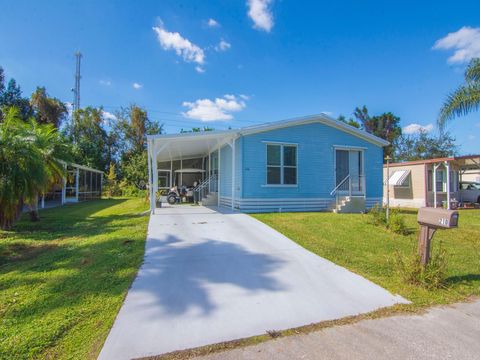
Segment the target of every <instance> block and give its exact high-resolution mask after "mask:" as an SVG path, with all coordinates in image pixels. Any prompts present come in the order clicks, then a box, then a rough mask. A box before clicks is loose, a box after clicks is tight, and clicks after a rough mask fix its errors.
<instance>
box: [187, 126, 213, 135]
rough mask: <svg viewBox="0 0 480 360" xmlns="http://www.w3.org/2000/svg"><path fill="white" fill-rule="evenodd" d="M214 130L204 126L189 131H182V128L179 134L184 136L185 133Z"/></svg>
mask: <svg viewBox="0 0 480 360" xmlns="http://www.w3.org/2000/svg"><path fill="white" fill-rule="evenodd" d="M214 130H215V129H214V128H211V127H209V126H204V127H203V128H200V127H193V128H192V129H191V130H184V129H183V128H182V129H181V130H180V134H185V133H192V132H202V131H214Z"/></svg>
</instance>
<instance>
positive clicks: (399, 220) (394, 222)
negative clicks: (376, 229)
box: [387, 209, 409, 235]
mask: <svg viewBox="0 0 480 360" xmlns="http://www.w3.org/2000/svg"><path fill="white" fill-rule="evenodd" d="M387 227H388V229H389V230H390V231H393V232H394V233H395V234H400V235H407V234H408V233H409V231H408V228H407V225H406V223H405V217H404V216H403V215H402V214H400V211H399V210H396V209H392V210H391V211H390V215H389V217H388V224H387Z"/></svg>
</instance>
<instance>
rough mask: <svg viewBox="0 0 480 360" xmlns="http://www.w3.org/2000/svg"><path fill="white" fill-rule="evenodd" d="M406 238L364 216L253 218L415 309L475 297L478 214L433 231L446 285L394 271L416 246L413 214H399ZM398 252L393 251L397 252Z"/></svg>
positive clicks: (478, 289) (478, 286)
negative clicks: (443, 258)
mask: <svg viewBox="0 0 480 360" xmlns="http://www.w3.org/2000/svg"><path fill="white" fill-rule="evenodd" d="M402 214H403V215H404V216H405V220H406V224H407V226H408V227H409V228H410V229H411V231H410V232H409V234H408V235H397V234H394V233H392V232H389V231H388V230H386V229H384V228H381V227H378V226H375V225H373V224H372V223H371V221H370V216H369V215H368V214H367V215H362V214H332V213H280V214H279V213H276V214H255V215H253V216H254V217H255V218H256V219H258V220H260V221H263V222H264V223H266V224H268V225H270V226H271V227H273V228H275V229H276V230H278V231H280V232H281V233H283V234H284V235H286V236H288V237H289V238H290V239H292V240H294V241H296V242H297V243H298V244H300V245H301V246H303V247H304V248H306V249H307V250H310V251H312V252H313V253H315V254H317V255H319V256H322V257H324V258H326V259H329V260H331V261H333V262H335V263H336V264H338V265H341V266H344V267H345V268H347V269H349V270H351V271H353V272H355V273H357V274H359V275H362V276H364V277H365V278H367V279H369V280H371V281H373V282H375V283H377V284H378V285H380V286H382V287H384V288H386V289H388V290H389V291H391V292H392V293H395V294H399V295H402V296H403V297H405V298H407V299H409V300H410V301H412V303H413V304H412V306H413V307H415V308H424V307H427V306H430V305H435V304H448V303H452V302H456V301H461V300H464V299H466V298H468V297H470V296H479V295H480V210H465V211H460V218H459V227H458V228H457V229H452V230H439V231H437V233H436V234H435V236H434V238H433V242H432V244H433V245H432V247H433V249H432V251H433V252H435V250H436V248H437V247H438V245H439V243H440V242H442V245H443V248H444V249H445V250H446V252H447V261H448V267H447V281H446V282H447V284H446V286H444V287H442V288H437V289H430V290H428V289H425V288H423V287H419V286H414V285H409V284H405V283H404V282H403V281H402V279H401V276H400V274H399V273H398V272H397V271H396V267H395V256H396V254H398V252H399V253H400V254H403V255H408V254H411V253H412V251H414V249H415V248H416V246H417V234H418V233H417V231H418V228H419V226H418V224H417V222H416V211H412V210H404V211H402ZM397 251H398V252H397Z"/></svg>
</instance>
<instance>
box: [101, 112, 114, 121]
mask: <svg viewBox="0 0 480 360" xmlns="http://www.w3.org/2000/svg"><path fill="white" fill-rule="evenodd" d="M102 116H103V118H104V119H105V122H110V121H116V120H117V117H116V116H115V115H114V114H112V113H111V112H108V111H105V110H102Z"/></svg>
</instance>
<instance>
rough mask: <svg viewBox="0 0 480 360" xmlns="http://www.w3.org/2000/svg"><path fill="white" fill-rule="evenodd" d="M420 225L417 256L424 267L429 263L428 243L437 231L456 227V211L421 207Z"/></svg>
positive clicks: (419, 213)
mask: <svg viewBox="0 0 480 360" xmlns="http://www.w3.org/2000/svg"><path fill="white" fill-rule="evenodd" d="M417 221H418V223H419V224H420V234H419V235H418V254H419V255H420V262H421V264H422V265H423V266H426V265H427V264H428V262H429V261H430V243H431V241H432V237H433V235H434V234H435V231H436V230H437V229H451V228H456V227H457V226H458V211H455V210H445V209H440V208H428V207H423V208H420V209H419V210H418V216H417Z"/></svg>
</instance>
